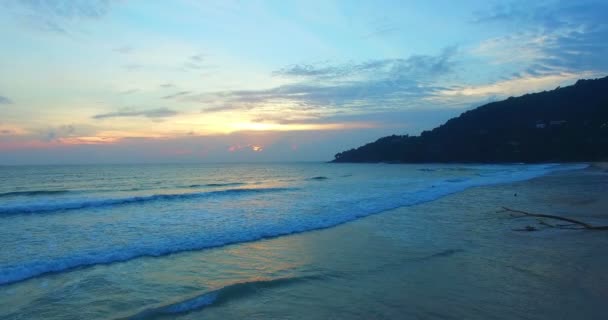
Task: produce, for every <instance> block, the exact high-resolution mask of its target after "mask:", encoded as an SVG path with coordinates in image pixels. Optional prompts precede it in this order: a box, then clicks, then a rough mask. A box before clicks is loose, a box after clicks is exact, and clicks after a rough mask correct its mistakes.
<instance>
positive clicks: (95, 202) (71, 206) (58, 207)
mask: <svg viewBox="0 0 608 320" xmlns="http://www.w3.org/2000/svg"><path fill="white" fill-rule="evenodd" d="M287 190H293V188H257V189H247V188H240V189H227V190H218V191H209V192H193V193H172V194H171V193H170V194H155V195H150V196H137V197H124V198H107V199H76V200H71V201H64V202H44V203H34V204H27V205H13V206H4V207H0V215H14V214H31V213H51V212H58V211H68V210H77V209H85V208H101V207H109V206H116V205H128V204H134V203H142V202H151V201H170V200H183V199H196V198H209V197H215V196H229V195H240V194H251V193H268V192H279V191H287Z"/></svg>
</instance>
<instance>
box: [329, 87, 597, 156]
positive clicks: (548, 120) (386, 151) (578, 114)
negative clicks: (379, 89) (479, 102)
mask: <svg viewBox="0 0 608 320" xmlns="http://www.w3.org/2000/svg"><path fill="white" fill-rule="evenodd" d="M607 160H608V77H604V78H600V79H595V80H579V81H578V82H577V83H576V84H574V85H572V86H568V87H564V88H560V87H558V88H556V89H555V90H552V91H543V92H539V93H533V94H526V95H523V96H521V97H517V98H514V97H510V98H508V99H506V100H503V101H499V102H492V103H488V104H486V105H484V106H481V107H478V108H476V109H473V110H470V111H466V112H464V113H462V114H461V115H460V116H458V117H456V118H453V119H450V120H449V121H447V122H446V123H445V124H443V125H441V126H439V127H437V128H435V129H433V130H431V131H424V132H422V134H421V135H420V136H409V135H402V136H400V135H392V136H387V137H383V138H380V139H378V140H376V141H375V142H372V143H368V144H366V145H364V146H361V147H359V148H356V149H351V150H348V151H344V152H340V153H338V154H336V155H335V159H334V160H333V161H332V162H372V163H373V162H386V163H549V162H601V161H607Z"/></svg>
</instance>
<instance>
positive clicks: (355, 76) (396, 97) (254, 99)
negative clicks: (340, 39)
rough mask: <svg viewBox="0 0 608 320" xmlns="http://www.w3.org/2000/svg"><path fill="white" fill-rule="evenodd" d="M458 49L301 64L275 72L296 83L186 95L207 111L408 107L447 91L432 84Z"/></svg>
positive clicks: (446, 69) (445, 71) (449, 68)
mask: <svg viewBox="0 0 608 320" xmlns="http://www.w3.org/2000/svg"><path fill="white" fill-rule="evenodd" d="M456 53H457V50H456V48H454V47H449V48H446V49H444V50H443V51H441V52H440V53H439V54H438V55H436V56H430V55H414V56H411V57H409V58H407V59H382V60H370V61H365V62H360V63H345V64H337V65H331V64H327V63H321V64H299V65H291V66H287V67H284V68H281V69H279V70H277V71H275V72H273V74H274V75H275V76H281V77H286V78H288V79H289V80H291V83H288V84H284V85H281V86H276V87H273V88H269V89H261V90H232V91H222V92H212V93H204V94H198V95H190V96H188V97H185V99H186V100H189V101H198V102H201V103H205V104H206V105H208V107H206V108H205V109H203V110H201V111H202V112H221V111H229V110H256V111H260V112H261V111H264V110H266V111H270V112H275V113H276V111H277V110H289V112H298V111H302V110H313V109H314V110H318V111H322V112H323V113H324V114H335V113H339V112H342V111H346V110H349V111H351V112H356V111H357V110H359V111H362V112H363V111H364V112H370V111H372V110H376V111H377V110H383V109H394V108H403V107H409V106H413V105H416V104H417V103H419V102H420V101H421V98H423V97H425V96H428V95H429V94H432V93H433V92H435V91H436V90H439V89H442V87H438V86H437V85H433V84H432V83H435V82H437V81H438V80H439V79H440V78H441V77H443V76H445V75H447V74H450V73H451V72H452V71H453V70H454V66H455V64H456V62H455V61H454V60H455V59H454V57H455V55H456Z"/></svg>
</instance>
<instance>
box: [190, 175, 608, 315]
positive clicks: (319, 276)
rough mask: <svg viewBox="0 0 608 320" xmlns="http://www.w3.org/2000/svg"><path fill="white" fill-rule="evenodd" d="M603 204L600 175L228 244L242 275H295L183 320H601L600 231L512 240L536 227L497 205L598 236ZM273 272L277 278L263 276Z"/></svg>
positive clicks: (603, 240) (605, 287)
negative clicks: (567, 222)
mask: <svg viewBox="0 0 608 320" xmlns="http://www.w3.org/2000/svg"><path fill="white" fill-rule="evenodd" d="M607 195H608V173H607V172H606V165H604V164H602V165H595V166H592V167H590V168H589V169H586V170H580V171H572V172H560V173H556V174H552V175H549V176H545V177H541V178H537V179H534V180H530V181H526V182H521V183H514V184H508V185H497V186H490V187H480V188H473V189H470V190H467V191H465V192H462V193H458V194H454V195H451V196H447V197H445V198H442V199H440V200H437V201H433V202H430V203H426V204H421V205H417V206H413V207H404V208H400V209H396V210H392V211H390V212H384V213H382V214H378V215H374V216H371V217H368V218H364V219H361V220H358V221H355V222H352V223H348V224H345V225H341V226H338V227H336V228H332V229H327V230H320V231H314V232H309V233H304V234H298V235H293V236H289V237H281V238H276V239H270V240H265V241H260V242H256V243H250V244H242V245H235V246H232V247H231V248H230V249H229V250H228V251H229V252H232V254H234V255H235V256H238V257H240V260H239V261H240V262H239V263H243V264H245V265H251V261H249V260H256V261H257V264H255V265H257V266H258V268H259V273H260V275H263V274H265V275H266V276H268V275H269V274H270V275H274V276H275V277H280V276H281V272H283V273H284V272H285V270H287V269H289V266H293V268H294V269H297V270H298V272H297V273H298V276H291V277H290V279H291V281H285V282H282V283H276V282H275V283H274V284H276V285H273V282H272V281H271V282H267V281H266V280H265V278H264V277H263V276H262V277H261V278H260V279H257V280H255V279H254V280H253V281H254V282H251V281H252V280H251V279H249V280H245V281H250V283H251V285H250V287H248V288H247V290H237V291H238V292H239V294H234V295H233V294H232V293H230V292H227V293H222V295H221V296H220V298H218V300H217V301H216V303H214V304H212V305H210V306H208V307H206V308H203V309H200V310H198V311H195V312H191V313H188V314H185V315H184V318H186V319H197V318H200V317H202V316H203V315H204V317H205V318H206V319H215V318H218V319H219V318H222V319H232V318H234V319H237V318H248V319H252V318H256V319H269V318H281V319H286V318H287V319H300V318H305V319H330V318H331V319H602V318H604V317H605V304H606V301H608V273H606V270H608V231H588V230H557V229H550V228H549V229H542V230H540V231H536V232H517V231H513V229H518V228H522V227H525V226H526V225H533V226H537V227H542V226H540V225H538V222H537V220H536V219H528V218H525V219H512V218H511V217H510V216H509V214H508V213H505V212H497V211H498V210H499V209H500V207H501V206H507V207H511V208H514V209H521V210H527V211H531V212H539V213H549V214H557V215H563V216H567V217H571V218H576V219H580V220H583V221H586V222H589V223H592V224H598V225H599V224H604V225H608V212H607V211H608V210H607V209H608V197H607ZM547 222H553V221H547ZM216 258H218V259H221V258H220V256H217V257H216ZM206 259H211V260H212V259H213V258H212V257H211V255H207V257H206ZM224 259H225V256H224ZM265 261H266V263H267V264H266V263H265ZM207 262H208V263H211V264H213V262H212V261H209V260H207ZM277 263H282V264H284V265H283V268H279V269H280V270H282V271H272V270H270V269H273V268H277V266H276V264H277ZM279 269H277V270H279ZM273 272H274V273H273ZM307 274H310V275H314V276H311V277H306V275H307Z"/></svg>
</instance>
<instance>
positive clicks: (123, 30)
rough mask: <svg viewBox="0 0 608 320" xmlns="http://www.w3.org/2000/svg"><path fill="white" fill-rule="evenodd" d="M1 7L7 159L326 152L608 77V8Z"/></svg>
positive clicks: (322, 155)
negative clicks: (497, 103) (532, 94)
mask: <svg viewBox="0 0 608 320" xmlns="http://www.w3.org/2000/svg"><path fill="white" fill-rule="evenodd" d="M0 7H1V8H0V9H1V10H0V36H1V37H2V39H3V42H2V44H1V50H0V70H2V71H1V72H0V164H30V163H40V164H42V163H94V162H112V163H115V162H182V161H184V162H199V161H202V162H205V161H209V162H218V161H220V162H223V161H317V160H330V159H332V158H333V154H335V153H337V152H339V151H343V150H344V149H349V148H352V147H356V146H358V145H360V144H363V143H366V142H369V141H372V140H375V139H377V138H378V137H381V136H384V135H388V134H393V133H396V134H406V133H408V134H418V133H419V132H420V131H422V130H426V129H430V128H432V127H434V126H436V125H438V124H441V123H442V122H444V121H446V120H447V119H449V118H450V117H453V116H455V115H458V114H459V113H461V112H462V111H464V110H467V109H469V108H472V107H475V106H478V105H481V104H483V103H486V102H488V101H494V100H498V99H502V98H506V97H508V96H516V95H520V94H524V93H527V92H535V91H541V90H547V89H553V88H555V87H557V86H560V85H561V86H563V85H567V84H571V83H573V82H575V81H576V80H577V79H580V78H596V77H601V76H605V75H606V73H607V71H608V59H606V58H605V57H606V56H608V41H606V40H607V39H608V22H607V21H608V1H585V0H582V1H576V2H575V1H534V2H530V1H459V2H458V3H457V4H456V3H455V2H453V1H368V2H363V1H194V0H177V1H129V0H116V1H112V0H106V1H100V0H98V1H95V0H90V1H81V0H74V1H67V0H63V1H61V0H46V1H44V0H6V1H2V2H0Z"/></svg>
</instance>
